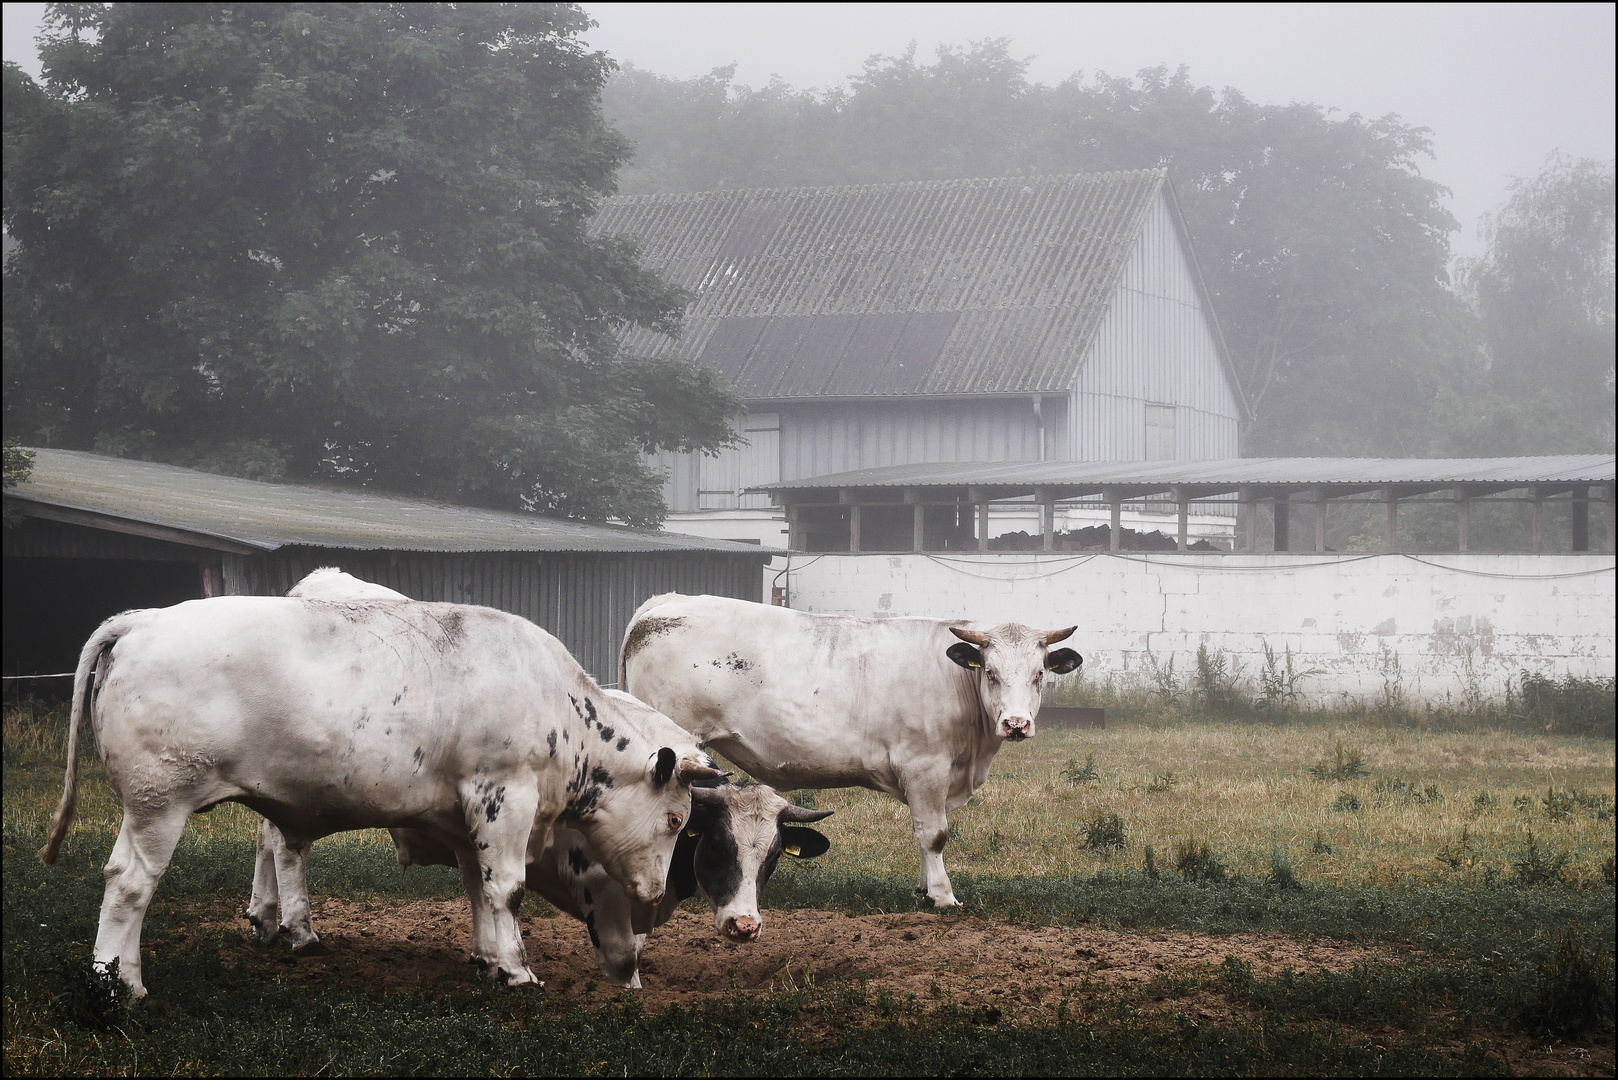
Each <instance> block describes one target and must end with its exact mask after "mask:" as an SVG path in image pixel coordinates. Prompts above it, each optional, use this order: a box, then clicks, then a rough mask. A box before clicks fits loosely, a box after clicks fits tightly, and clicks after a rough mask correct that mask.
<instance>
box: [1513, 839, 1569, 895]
mask: <svg viewBox="0 0 1618 1080" xmlns="http://www.w3.org/2000/svg"><path fill="white" fill-rule="evenodd" d="M1572 861H1573V856H1572V855H1571V854H1569V853H1568V852H1567V851H1565V850H1564V851H1559V852H1557V853H1556V854H1555V855H1550V856H1547V855H1546V853H1545V852H1543V851H1541V850H1540V847H1539V842H1538V841H1537V840H1535V839H1534V832H1533V830H1532V829H1530V830H1529V831H1528V842H1527V845H1526V846H1525V847H1524V848H1523V851H1522V857H1521V858H1518V859H1514V860H1512V863H1511V865H1512V866H1513V867H1514V868H1515V869H1516V871H1517V876H1516V878H1515V879H1513V880H1515V881H1516V883H1517V884H1518V885H1522V886H1529V887H1531V886H1535V885H1560V884H1562V883H1563V882H1565V881H1566V880H1567V867H1568V864H1569V863H1570V862H1572Z"/></svg>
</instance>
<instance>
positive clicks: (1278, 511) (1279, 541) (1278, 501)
mask: <svg viewBox="0 0 1618 1080" xmlns="http://www.w3.org/2000/svg"><path fill="white" fill-rule="evenodd" d="M1274 502H1275V545H1274V546H1275V550H1276V551H1290V550H1292V536H1291V532H1292V514H1291V510H1292V495H1291V494H1290V493H1285V494H1281V495H1277V496H1276V497H1275V499H1274Z"/></svg>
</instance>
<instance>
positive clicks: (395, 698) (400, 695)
mask: <svg viewBox="0 0 1618 1080" xmlns="http://www.w3.org/2000/svg"><path fill="white" fill-rule="evenodd" d="M404 696H405V692H404V691H403V690H401V691H399V692H398V693H397V694H394V695H393V703H394V704H395V705H397V704H399V702H401V701H403V700H404Z"/></svg>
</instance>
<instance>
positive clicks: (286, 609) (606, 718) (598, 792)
mask: <svg viewBox="0 0 1618 1080" xmlns="http://www.w3.org/2000/svg"><path fill="white" fill-rule="evenodd" d="M92 675H94V676H95V679H96V683H97V693H96V695H95V700H94V704H93V707H92V706H91V700H90V682H91V678H92ZM87 713H88V714H89V718H90V721H91V723H93V725H94V727H95V731H96V737H97V742H98V744H99V747H100V750H101V755H102V760H103V762H104V763H105V765H106V770H107V775H108V777H109V779H110V780H111V781H112V784H113V787H114V788H115V789H116V790H117V792H118V794H119V796H120V798H121V799H122V801H123V807H124V818H123V825H122V828H121V829H120V830H119V833H118V839H117V842H116V843H115V844H114V846H113V850H112V855H111V857H110V858H109V859H108V860H107V865H106V868H105V873H106V877H107V887H106V892H105V894H104V896H103V898H102V904H101V920H100V925H99V928H98V929H97V932H96V943H95V951H94V959H95V962H96V963H97V964H98V965H102V966H105V965H108V964H110V963H111V962H112V961H114V960H116V961H118V966H119V974H120V976H121V977H122V978H123V980H124V981H125V982H126V983H128V984H129V986H130V987H131V989H132V990H133V991H134V993H135V994H136V995H137V996H139V995H144V994H145V987H144V986H143V985H142V982H141V967H140V929H141V923H142V920H143V919H144V917H145V913H146V907H147V905H148V903H149V902H150V901H151V897H152V893H153V891H154V890H155V889H156V887H157V882H158V880H159V878H160V877H161V876H162V873H163V870H164V868H165V867H166V866H167V865H168V861H169V858H170V856H171V855H172V854H173V851H174V846H175V844H176V843H177V842H178V840H179V837H180V833H181V831H182V830H183V829H184V827H185V822H186V819H187V817H189V816H190V815H191V814H192V813H194V812H197V811H200V810H207V809H209V808H211V807H213V806H215V805H217V804H219V803H221V802H230V801H234V802H240V803H243V804H244V805H246V806H248V807H250V808H251V809H253V810H256V811H257V812H258V813H260V814H262V815H263V816H264V817H266V818H268V819H269V820H270V821H271V822H273V823H274V825H275V827H276V828H277V829H278V830H279V831H280V833H281V834H282V835H283V837H284V838H285V844H284V845H283V846H284V849H287V850H295V851H297V852H298V853H300V854H301V853H302V852H303V851H306V850H307V849H308V846H309V844H310V843H311V842H313V841H314V840H316V839H318V838H319V837H322V836H327V835H330V834H331V833H335V832H342V831H345V830H349V829H362V828H378V827H384V828H385V827H390V826H395V827H406V828H413V829H420V830H422V831H423V832H424V833H426V834H427V835H429V836H431V837H432V838H433V839H434V840H435V841H436V842H438V843H440V844H442V845H444V846H445V847H446V848H448V849H449V850H450V851H452V852H453V853H454V855H455V858H456V861H457V863H458V864H459V865H460V867H461V877H462V881H463V882H464V884H465V885H466V889H467V894H468V897H469V898H470V900H471V906H472V936H473V942H474V945H473V948H474V953H473V955H474V957H475V958H476V959H477V960H479V961H480V962H481V963H482V964H483V965H484V967H485V969H486V970H487V971H488V972H489V973H490V974H491V975H492V976H493V977H495V978H497V979H500V980H502V981H504V982H505V983H506V984H507V985H513V986H514V985H520V984H525V983H535V982H538V980H537V979H536V978H535V977H534V974H533V972H532V971H530V970H529V968H528V964H527V960H526V957H525V956H524V950H523V945H522V937H521V931H520V928H519V926H518V923H517V919H516V912H517V908H518V906H519V904H520V903H521V901H522V894H523V889H524V880H525V878H526V864H527V862H528V861H529V860H530V859H531V858H534V857H537V856H538V855H539V854H540V853H542V852H543V851H544V850H545V848H546V846H547V845H548V844H549V842H550V839H551V833H552V828H553V825H554V824H555V822H556V821H557V820H558V819H560V820H564V821H566V822H568V824H569V826H570V827H572V828H576V829H578V830H579V831H580V832H582V833H583V834H585V835H586V836H588V837H589V838H590V843H591V846H592V850H594V851H595V852H596V854H597V856H598V858H599V859H600V860H601V861H602V863H603V864H604V866H605V867H606V870H607V872H608V873H610V874H611V875H613V876H614V877H615V878H617V879H618V880H619V881H621V882H622V883H623V885H624V886H625V888H626V889H627V891H628V893H629V895H631V896H633V897H634V898H635V899H636V900H638V901H640V902H643V903H649V904H650V903H657V902H658V901H660V900H661V899H662V897H663V894H664V892H665V885H664V882H665V880H666V879H667V876H668V869H669V857H670V856H671V855H672V854H673V849H674V845H675V842H676V840H677V838H678V836H679V834H680V832H681V830H682V829H683V828H684V827H685V824H686V820H687V818H688V816H689V812H690V799H691V785H692V783H694V782H696V781H699V780H712V779H715V778H718V777H720V776H722V775H723V774H721V773H719V772H718V771H717V770H715V769H713V768H711V767H709V765H708V764H707V762H706V758H705V755H703V754H701V752H700V751H699V750H698V749H697V747H696V746H695V745H693V744H692V743H691V742H690V741H689V740H687V741H686V742H684V743H680V744H675V745H667V744H659V742H657V741H656V740H655V739H654V738H652V737H650V736H648V735H647V734H646V733H645V732H644V730H643V729H642V728H641V727H640V726H639V725H638V724H636V723H635V722H634V721H633V719H632V718H630V717H629V716H628V715H625V714H624V713H623V710H621V709H620V708H619V707H618V706H617V703H616V702H615V701H613V700H612V699H611V698H609V697H607V695H606V694H605V693H604V692H603V691H602V690H601V689H600V688H599V687H598V686H596V684H595V683H594V681H593V680H591V679H590V677H589V676H588V675H586V674H585V673H584V671H583V670H582V669H581V668H580V667H579V666H578V664H577V663H576V662H574V661H573V659H572V657H571V656H569V655H568V653H567V650H566V649H564V648H563V647H562V646H561V644H560V643H559V642H557V641H556V640H555V639H554V638H552V637H551V636H550V635H549V634H547V633H545V631H543V630H541V629H540V628H539V627H537V626H535V625H533V624H532V623H530V622H527V621H526V620H524V619H521V618H518V617H517V616H515V615H508V614H506V613H504V612H500V611H494V610H492V609H489V608H481V607H473V606H470V605H464V604H427V603H421V604H417V603H409V604H400V603H396V602H380V601H357V602H352V601H351V602H336V601H319V600H303V599H290V598H281V597H218V598H214V599H210V600H193V601H189V602H187V603H183V604H178V605H176V606H174V607H171V608H161V609H152V610H145V611H130V612H125V613H123V614H122V615H116V616H114V617H112V618H111V619H108V620H107V621H106V622H104V623H102V624H101V626H100V628H99V629H97V630H96V632H95V633H94V634H93V635H91V637H90V640H89V641H88V642H86V644H85V646H84V649H83V651H82V652H81V653H80V656H79V665H78V669H77V671H76V673H75V675H74V683H73V705H72V718H71V722H70V725H69V734H68V761H67V776H66V782H65V785H64V790H63V793H62V802H61V805H60V806H59V807H58V809H57V812H56V817H55V820H54V822H53V823H52V829H51V835H50V839H49V841H48V842H47V844H46V846H45V848H44V849H43V850H42V851H41V852H40V856H41V858H42V859H43V860H44V861H45V862H46V863H51V862H54V861H55V859H56V856H57V853H58V852H59V850H60V848H61V844H62V841H63V839H64V837H65V836H66V834H67V830H68V826H69V825H70V823H71V820H72V816H73V811H74V808H75V805H76V801H77V786H78V785H77V780H78V777H77V749H78V736H79V725H80V722H81V720H82V719H83V718H84V717H85V716H86V714H87ZM297 861H298V862H301V859H299V860H297ZM294 869H296V870H298V871H299V873H300V875H301V866H297V867H294V866H292V865H290V864H289V865H288V866H286V867H284V868H283V867H281V866H279V865H278V866H277V870H278V871H286V872H290V871H292V870H294Z"/></svg>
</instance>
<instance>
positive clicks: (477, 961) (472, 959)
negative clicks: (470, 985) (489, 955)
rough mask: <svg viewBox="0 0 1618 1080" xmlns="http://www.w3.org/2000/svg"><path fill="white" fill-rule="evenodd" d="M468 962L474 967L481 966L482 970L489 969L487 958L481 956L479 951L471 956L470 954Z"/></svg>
mask: <svg viewBox="0 0 1618 1080" xmlns="http://www.w3.org/2000/svg"><path fill="white" fill-rule="evenodd" d="M466 962H467V963H468V964H471V965H472V966H473V967H475V968H479V969H482V970H487V969H488V967H489V962H488V961H487V960H485V959H484V958H483V957H481V956H479V955H478V954H477V953H473V954H472V955H471V956H468V957H467V958H466Z"/></svg>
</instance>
